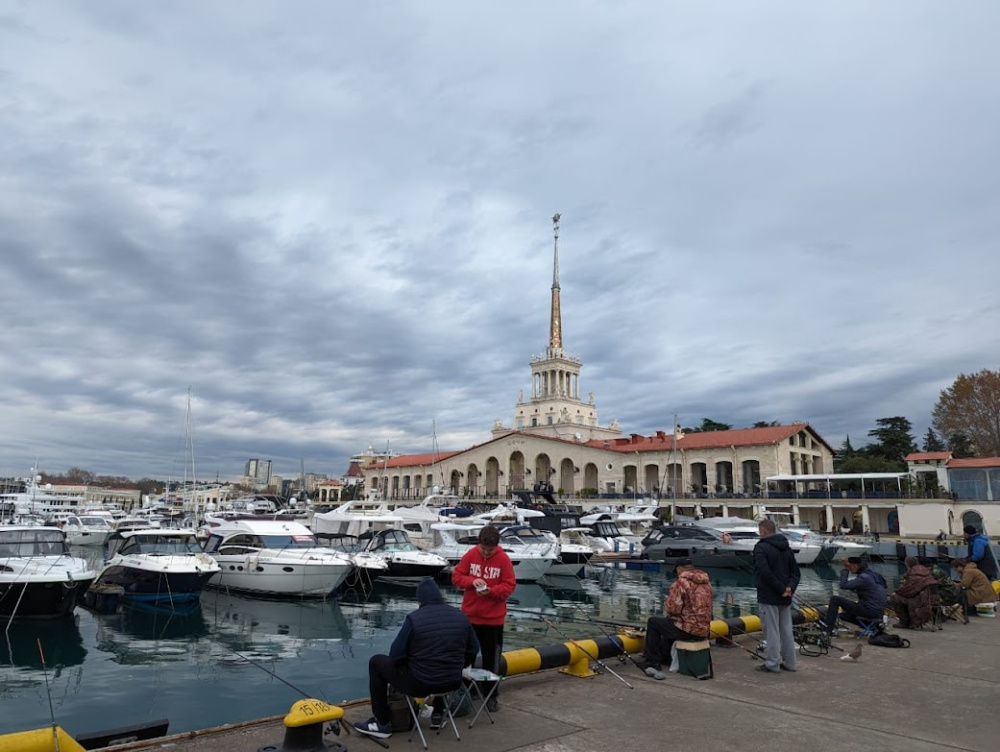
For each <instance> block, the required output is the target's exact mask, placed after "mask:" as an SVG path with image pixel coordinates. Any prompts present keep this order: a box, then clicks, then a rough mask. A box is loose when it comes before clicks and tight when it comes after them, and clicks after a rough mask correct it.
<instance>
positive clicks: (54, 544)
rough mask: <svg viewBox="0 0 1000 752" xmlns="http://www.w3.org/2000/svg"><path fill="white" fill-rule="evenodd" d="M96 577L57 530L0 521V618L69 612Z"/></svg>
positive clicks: (47, 615) (45, 616) (30, 616)
mask: <svg viewBox="0 0 1000 752" xmlns="http://www.w3.org/2000/svg"><path fill="white" fill-rule="evenodd" d="M96 576H97V575H96V573H95V572H94V570H93V568H92V567H91V566H90V564H88V563H87V562H86V561H85V560H84V559H80V558H77V557H75V556H70V554H69V549H68V547H67V545H66V536H65V535H64V534H63V532H62V530H60V529H59V528H55V527H28V526H23V525H0V618H3V619H5V620H10V619H12V618H34V619H45V618H51V617H56V616H65V615H67V614H71V613H72V612H73V609H74V608H75V607H76V603H77V600H79V598H80V597H81V596H82V595H83V593H84V592H85V591H86V590H87V588H88V587H90V584H91V583H92V582H93V581H94V578H95V577H96Z"/></svg>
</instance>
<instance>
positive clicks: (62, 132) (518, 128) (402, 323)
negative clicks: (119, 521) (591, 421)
mask: <svg viewBox="0 0 1000 752" xmlns="http://www.w3.org/2000/svg"><path fill="white" fill-rule="evenodd" d="M490 8H491V9H490ZM998 28H1000V4H998V3H996V2H992V0H982V2H964V3H960V4H954V3H940V2H914V1H913V0H905V1H903V0H901V1H900V2H879V3H870V2H837V3H825V4H821V3H802V2H792V1H791V0H788V1H787V2H742V1H741V2H735V1H732V2H725V3H716V2H705V1H702V2H683V3H674V2H663V1H657V2H623V1H622V0H614V1H608V2H598V1H596V0H592V1H590V2H585V1H582V0H581V1H579V2H542V3H540V2H537V1H534V2H505V3H491V4H487V3H478V2H475V3H474V2H467V1H466V0H462V1H455V2H444V1H443V0H434V1H433V2H422V3H398V4H397V3H390V2H371V3H368V2H365V3H346V2H294V1H293V2H281V3H276V2H248V1H247V0H242V1H241V2H238V3H235V2H229V1H228V0H226V1H220V2H206V1H205V0H197V1H196V2H194V1H192V2H164V3H136V2H132V1H131V0H128V1H126V0H121V1H120V2H108V1H106V0H91V1H90V2H85V3H81V2H65V3H61V2H47V1H45V0H39V1H37V2H36V1H34V0H32V1H30V2H29V1H28V0H24V1H23V2H17V1H16V0H2V1H0V285H2V292H0V315H2V328H0V374H2V383H3V387H4V388H3V396H2V398H0V426H2V430H0V476H4V475H17V476H24V475H26V474H27V472H28V470H29V468H30V467H31V466H32V465H33V464H34V463H35V462H36V461H37V462H38V463H39V464H40V467H41V469H43V470H45V471H47V472H50V473H61V472H65V471H66V470H67V469H68V468H70V467H80V468H83V469H87V470H90V471H92V472H94V473H97V474H100V475H104V474H114V475H118V474H121V475H127V476H130V477H133V478H139V477H143V476H147V475H148V476H153V477H178V476H179V474H180V473H182V472H183V462H184V460H183V458H184V441H185V402H186V394H187V390H188V388H189V387H190V389H191V395H192V415H193V423H194V427H195V462H196V467H197V472H198V476H199V477H214V476H215V475H216V474H218V475H219V476H220V477H221V478H235V477H237V476H239V475H240V474H242V472H243V466H244V463H245V461H246V460H247V459H248V458H250V457H259V458H262V459H272V460H273V461H274V470H275V472H276V473H279V474H285V475H294V474H297V473H298V472H299V467H300V462H304V464H305V469H306V471H307V472H318V473H328V474H330V475H340V474H341V473H343V472H344V471H345V470H346V467H347V459H348V457H349V456H350V455H351V454H354V453H356V452H358V451H361V450H363V449H364V448H365V447H367V446H368V445H374V446H375V447H376V448H384V447H385V445H386V442H389V445H390V447H391V449H393V450H394V451H397V452H420V451H430V450H431V448H432V425H434V424H435V423H436V430H437V439H438V444H439V446H440V448H441V449H461V448H464V447H467V446H469V445H471V444H475V443H479V442H482V441H484V440H486V439H488V438H489V430H490V428H491V426H492V423H493V421H494V420H495V419H497V418H500V419H502V420H503V421H504V423H505V424H508V425H510V424H511V422H512V419H513V410H514V405H515V402H516V399H517V393H518V390H519V389H524V390H525V392H528V391H529V390H530V381H531V380H530V367H529V360H530V358H531V356H532V355H533V354H538V353H541V352H543V351H544V348H545V346H546V343H547V338H548V310H549V287H550V284H551V278H552V270H551V264H552V237H551V216H552V214H553V213H555V212H557V211H558V212H561V213H562V233H561V238H560V264H561V282H562V303H563V330H564V344H565V347H566V349H567V350H568V351H570V352H571V353H574V354H576V355H579V356H580V357H581V358H582V360H583V371H582V377H581V388H582V391H583V393H584V394H586V393H587V392H589V391H593V392H594V394H595V398H596V401H597V406H598V410H599V418H600V421H601V423H602V424H608V423H610V422H611V421H612V420H615V419H617V420H618V421H619V422H620V423H621V427H622V430H623V432H624V433H625V434H628V433H633V432H634V433H643V434H649V433H651V432H653V431H655V430H657V429H665V430H669V429H670V426H671V423H672V420H673V418H672V415H673V414H674V413H677V414H678V415H679V421H680V422H681V423H683V424H685V425H694V424H698V423H700V422H701V419H702V418H704V417H710V418H712V419H714V420H718V421H722V422H726V423H731V424H733V425H734V426H737V427H743V426H749V425H751V424H752V423H753V422H755V421H758V420H766V421H772V420H776V421H781V422H791V421H795V420H805V421H809V422H810V423H812V424H813V426H814V427H815V428H816V429H817V430H818V431H819V433H820V434H821V435H822V436H823V437H824V438H826V439H827V441H829V442H830V443H831V444H833V445H834V446H836V445H839V444H840V443H841V442H842V441H843V439H844V436H845V435H846V434H850V436H851V439H852V441H853V443H854V444H855V445H859V444H863V443H865V442H866V441H867V440H868V439H867V437H866V433H867V431H868V430H869V429H871V428H873V427H874V426H875V421H876V419H877V418H880V417H887V416H895V415H903V416H905V417H907V418H909V419H910V420H911V421H912V422H913V424H914V428H915V433H916V435H917V438H918V440H920V439H921V438H922V435H923V432H924V431H925V430H926V428H927V426H928V424H929V421H930V413H931V410H932V409H933V407H934V404H935V402H936V400H937V398H938V395H939V394H940V391H941V390H942V389H943V388H945V387H947V386H949V385H950V384H951V383H952V381H954V379H955V377H956V376H958V374H960V373H969V372H974V371H978V370H980V369H982V368H991V369H992V368H996V367H997V366H998V363H997V352H998V348H997V345H998V332H1000V303H998V294H997V289H998V287H997V285H998V280H1000V254H998V252H997V242H996V241H997V237H998V232H1000V211H998V206H1000V176H998V170H997V165H998V164H1000V138H998V134H1000V96H998V88H1000V83H998V80H1000V79H998V69H1000V68H998V64H1000V49H998V47H997V44H996V39H997V37H996V34H997V29H998Z"/></svg>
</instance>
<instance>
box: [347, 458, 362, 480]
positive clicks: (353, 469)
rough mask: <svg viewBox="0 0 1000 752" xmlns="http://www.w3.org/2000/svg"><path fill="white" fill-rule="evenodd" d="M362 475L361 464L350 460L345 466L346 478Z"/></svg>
mask: <svg viewBox="0 0 1000 752" xmlns="http://www.w3.org/2000/svg"><path fill="white" fill-rule="evenodd" d="M362 475H363V473H362V472H361V466H360V465H359V464H358V463H357V462H352V463H351V464H350V466H349V467H348V468H347V474H346V477H348V478H360V477H361V476H362Z"/></svg>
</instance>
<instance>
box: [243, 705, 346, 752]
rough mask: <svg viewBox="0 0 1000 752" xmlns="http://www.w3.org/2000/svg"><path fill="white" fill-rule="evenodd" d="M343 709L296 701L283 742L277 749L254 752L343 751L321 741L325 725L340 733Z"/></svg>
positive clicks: (276, 746) (339, 747)
mask: <svg viewBox="0 0 1000 752" xmlns="http://www.w3.org/2000/svg"><path fill="white" fill-rule="evenodd" d="M343 717H344V709H343V708H342V707H340V706H339V705H330V704H329V703H326V702H323V701H322V700H312V699H310V700H299V701H298V702H297V703H295V704H294V705H292V709H291V710H289V711H288V715H286V716H285V721H284V723H285V738H284V740H283V741H282V742H281V744H280V745H268V746H266V747H260V748H259V749H258V750H257V752H328V751H332V750H344V749H346V748H345V747H344V745H342V744H339V743H334V744H332V745H330V744H327V743H326V742H324V741H323V735H324V733H323V727H324V726H325V725H326V724H327V723H332V724H336V728H337V730H338V731H339V729H340V719H341V718H343Z"/></svg>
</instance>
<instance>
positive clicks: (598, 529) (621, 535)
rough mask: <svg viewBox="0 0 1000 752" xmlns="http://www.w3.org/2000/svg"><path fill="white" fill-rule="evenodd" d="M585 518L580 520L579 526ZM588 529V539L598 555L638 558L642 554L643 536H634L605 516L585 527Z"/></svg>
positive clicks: (583, 523)
mask: <svg viewBox="0 0 1000 752" xmlns="http://www.w3.org/2000/svg"><path fill="white" fill-rule="evenodd" d="M585 519H586V517H581V518H580V524H581V525H587V523H585V522H584V520H585ZM587 526H588V527H589V528H590V539H591V541H592V545H593V546H594V548H595V549H597V552H598V553H622V554H629V555H631V556H638V555H639V554H640V553H641V552H642V539H643V536H641V535H636V534H635V533H633V532H632V531H631V530H628V529H626V528H624V527H621V526H620V525H619V524H618V523H617V522H616V521H615V520H613V519H611V518H610V517H608V516H606V517H604V518H603V519H599V520H597V521H595V522H591V523H590V524H589V525H587Z"/></svg>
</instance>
